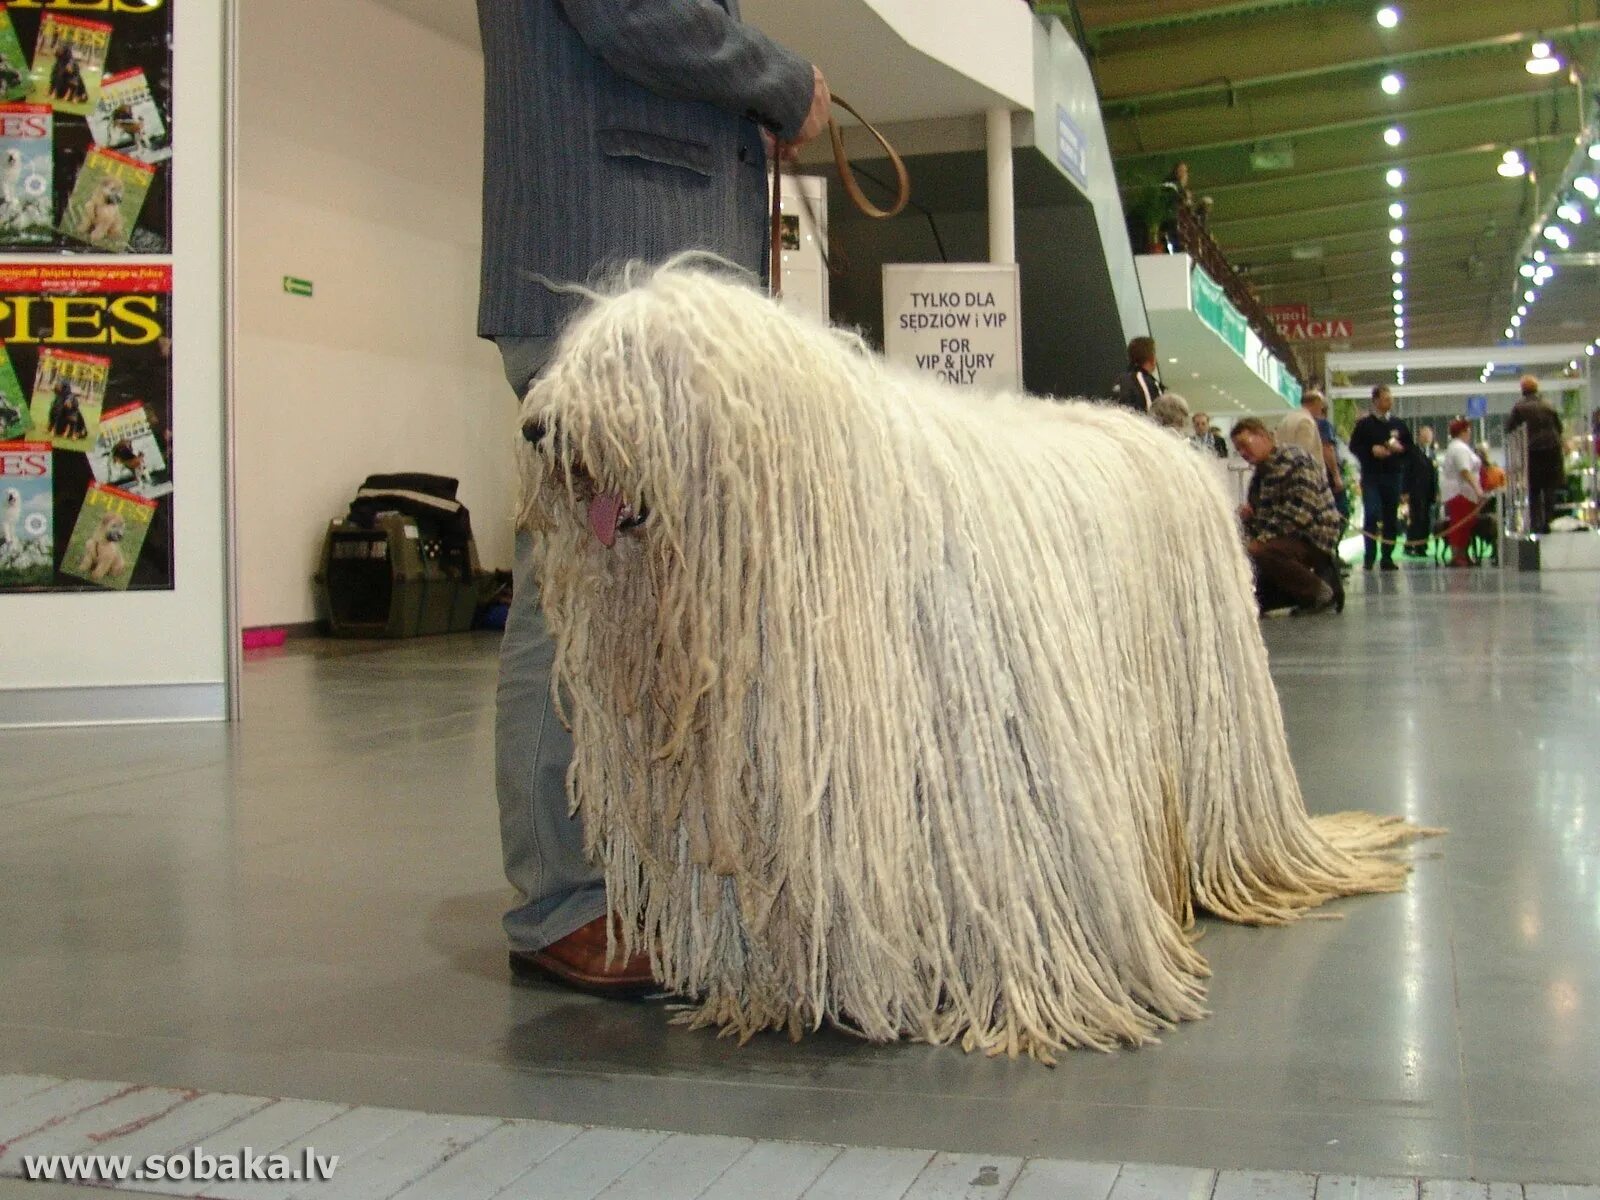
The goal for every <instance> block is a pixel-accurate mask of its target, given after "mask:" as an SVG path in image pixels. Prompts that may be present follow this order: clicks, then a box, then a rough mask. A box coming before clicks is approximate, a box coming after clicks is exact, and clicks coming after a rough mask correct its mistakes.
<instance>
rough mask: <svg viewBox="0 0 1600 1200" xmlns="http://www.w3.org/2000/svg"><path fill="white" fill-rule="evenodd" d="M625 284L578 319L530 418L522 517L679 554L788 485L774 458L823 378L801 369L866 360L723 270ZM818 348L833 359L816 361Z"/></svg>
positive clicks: (688, 267) (697, 269)
mask: <svg viewBox="0 0 1600 1200" xmlns="http://www.w3.org/2000/svg"><path fill="white" fill-rule="evenodd" d="M641 276H642V278H641ZM625 282H629V281H627V280H625ZM631 282H633V283H634V286H632V287H629V288H627V289H626V290H623V291H620V292H618V293H615V294H611V295H604V296H599V297H596V298H594V299H593V300H592V301H591V303H590V304H589V306H588V307H587V309H586V310H585V311H584V312H583V313H582V314H580V315H579V317H577V318H576V319H575V320H574V321H573V323H572V324H571V325H570V326H569V327H568V329H567V331H566V332H565V334H564V335H563V336H562V338H561V341H560V343H559V346H558V348H557V351H556V354H555V356H554V358H553V359H552V362H551V364H550V367H549V369H548V370H547V371H546V372H545V374H544V375H543V376H542V377H541V378H540V379H539V380H538V381H537V382H536V383H535V385H534V386H533V387H532V388H531V389H530V390H529V392H528V395H527V397H526V400H525V403H524V406H523V410H522V431H523V438H524V440H525V443H526V447H525V456H524V463H525V481H526V483H527V488H526V491H525V501H526V503H525V507H524V516H525V519H526V521H527V523H528V524H529V525H530V526H531V527H533V528H535V529H536V530H540V531H545V532H559V533H565V534H567V535H571V540H572V541H573V543H574V545H573V547H572V548H573V549H574V550H584V549H585V548H586V549H587V550H588V551H605V550H610V549H612V548H613V547H614V546H617V545H619V544H626V543H627V542H634V541H641V540H642V541H644V542H647V543H648V542H651V541H654V542H656V543H657V544H658V545H680V546H681V544H682V543H683V542H684V540H686V539H687V538H689V537H691V536H692V537H697V538H699V537H704V536H706V535H707V534H706V531H707V530H713V531H721V530H725V529H727V528H729V527H731V526H733V525H735V524H748V523H749V522H751V521H754V520H756V519H758V514H756V513H754V512H752V511H749V509H750V506H751V504H753V503H759V501H760V498H761V496H762V495H763V494H764V492H765V491H766V490H767V489H768V488H769V487H770V486H774V485H775V483H776V481H777V480H779V479H786V478H792V477H793V473H792V472H790V471H789V470H787V469H786V468H785V467H784V465H783V464H782V463H780V462H778V461H776V460H775V459H774V457H773V450H774V447H777V448H778V449H779V450H780V451H781V450H782V448H783V447H785V446H789V447H792V448H794V449H795V450H796V451H798V450H799V445H798V443H797V442H796V440H795V439H793V438H791V437H789V436H787V434H786V432H785V430H786V428H787V427H788V426H790V425H791V423H793V422H804V421H805V420H806V414H807V412H808V410H809V409H810V407H811V405H810V404H809V403H808V400H809V397H808V396H807V395H806V394H805V393H807V392H808V391H810V390H812V389H813V387H817V388H822V387H827V386H829V383H830V381H829V380H827V379H818V380H814V381H813V380H808V379H806V378H805V375H804V373H803V372H798V371H796V370H795V369H794V367H793V364H794V363H795V362H797V361H799V362H811V363H817V362H818V361H819V359H820V360H821V361H822V362H823V364H824V365H823V366H821V367H814V368H813V369H821V370H824V371H826V369H827V368H826V364H827V363H829V362H832V363H840V362H845V361H848V360H849V359H857V360H859V359H861V357H862V356H861V355H860V354H859V353H856V354H849V355H843V356H841V355H840V354H839V346H840V342H841V340H843V341H851V340H852V339H850V338H848V337H844V338H841V335H840V334H839V333H838V332H836V331H833V330H829V329H827V328H825V327H824V326H821V325H818V324H816V323H814V322H809V321H805V320H801V319H797V318H795V317H794V316H792V315H790V314H788V313H785V312H783V311H782V310H781V309H780V308H779V306H778V305H777V303H776V302H775V301H772V300H770V299H768V298H767V297H766V296H765V295H763V294H762V293H761V292H759V291H757V290H756V288H755V287H754V286H752V285H751V284H750V283H748V282H745V281H742V280H740V279H738V278H735V277H734V276H733V275H732V273H731V272H729V271H727V270H721V271H719V270H717V269H715V264H714V263H713V264H711V265H707V264H706V263H705V262H704V260H702V261H701V263H700V264H699V265H696V264H695V263H694V262H693V260H687V261H685V260H679V261H675V262H674V263H671V264H669V265H667V266H665V267H662V268H660V269H658V270H655V271H653V272H649V273H644V272H642V271H636V272H635V274H634V276H633V278H632V280H631ZM817 342H826V343H828V344H829V349H830V354H827V355H822V356H818V355H815V354H811V355H807V354H806V353H805V344H806V343H817ZM854 346H855V349H856V350H859V348H860V343H859V340H855V341H854ZM627 534H633V535H634V536H633V537H631V538H627V539H626V541H625V542H624V543H619V542H618V538H619V535H627ZM579 535H585V536H584V537H582V538H580V536H579Z"/></svg>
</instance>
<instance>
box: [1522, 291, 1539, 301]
mask: <svg viewBox="0 0 1600 1200" xmlns="http://www.w3.org/2000/svg"><path fill="white" fill-rule="evenodd" d="M1522 298H1523V299H1524V300H1526V301H1527V302H1528V303H1529V304H1532V303H1533V302H1534V301H1535V300H1537V299H1538V298H1539V297H1538V295H1537V294H1536V293H1534V292H1523V293H1522Z"/></svg>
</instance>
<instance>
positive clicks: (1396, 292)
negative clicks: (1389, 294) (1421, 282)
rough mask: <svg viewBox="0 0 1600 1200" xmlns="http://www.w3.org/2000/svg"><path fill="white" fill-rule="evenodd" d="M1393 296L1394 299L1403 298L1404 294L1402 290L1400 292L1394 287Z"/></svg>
mask: <svg viewBox="0 0 1600 1200" xmlns="http://www.w3.org/2000/svg"><path fill="white" fill-rule="evenodd" d="M1394 298H1395V299H1396V300H1404V299H1405V298H1406V294H1405V293H1404V292H1402V291H1401V290H1400V289H1399V288H1395V290H1394Z"/></svg>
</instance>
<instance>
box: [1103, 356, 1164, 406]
mask: <svg viewBox="0 0 1600 1200" xmlns="http://www.w3.org/2000/svg"><path fill="white" fill-rule="evenodd" d="M1165 390H1166V389H1165V388H1163V387H1162V386H1161V381H1160V380H1159V379H1157V378H1156V340H1155V338H1149V337H1136V338H1134V339H1133V341H1131V342H1129V343H1128V370H1127V372H1126V373H1125V374H1124V375H1123V376H1122V377H1121V378H1120V379H1118V380H1117V382H1116V384H1115V385H1114V386H1113V387H1112V389H1111V398H1112V399H1113V400H1115V401H1116V402H1117V403H1118V404H1125V405H1127V406H1128V407H1129V408H1131V409H1134V410H1135V411H1137V412H1142V413H1147V412H1149V411H1150V405H1151V404H1152V403H1153V402H1154V400H1155V398H1156V397H1157V396H1159V395H1161V393H1162V392H1164V391H1165Z"/></svg>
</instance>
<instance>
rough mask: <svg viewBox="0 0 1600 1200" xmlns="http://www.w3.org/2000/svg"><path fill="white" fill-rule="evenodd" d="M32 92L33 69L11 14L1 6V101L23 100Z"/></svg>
mask: <svg viewBox="0 0 1600 1200" xmlns="http://www.w3.org/2000/svg"><path fill="white" fill-rule="evenodd" d="M32 90H33V68H32V67H30V66H28V56H27V55H26V54H24V53H23V52H22V41H21V39H20V38H18V37H17V27H16V26H15V25H14V24H12V22H11V13H10V12H9V11H7V9H6V6H5V5H4V4H0V101H9V100H21V99H22V98H23V97H24V96H26V95H27V94H28V93H29V92H30V91H32Z"/></svg>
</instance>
